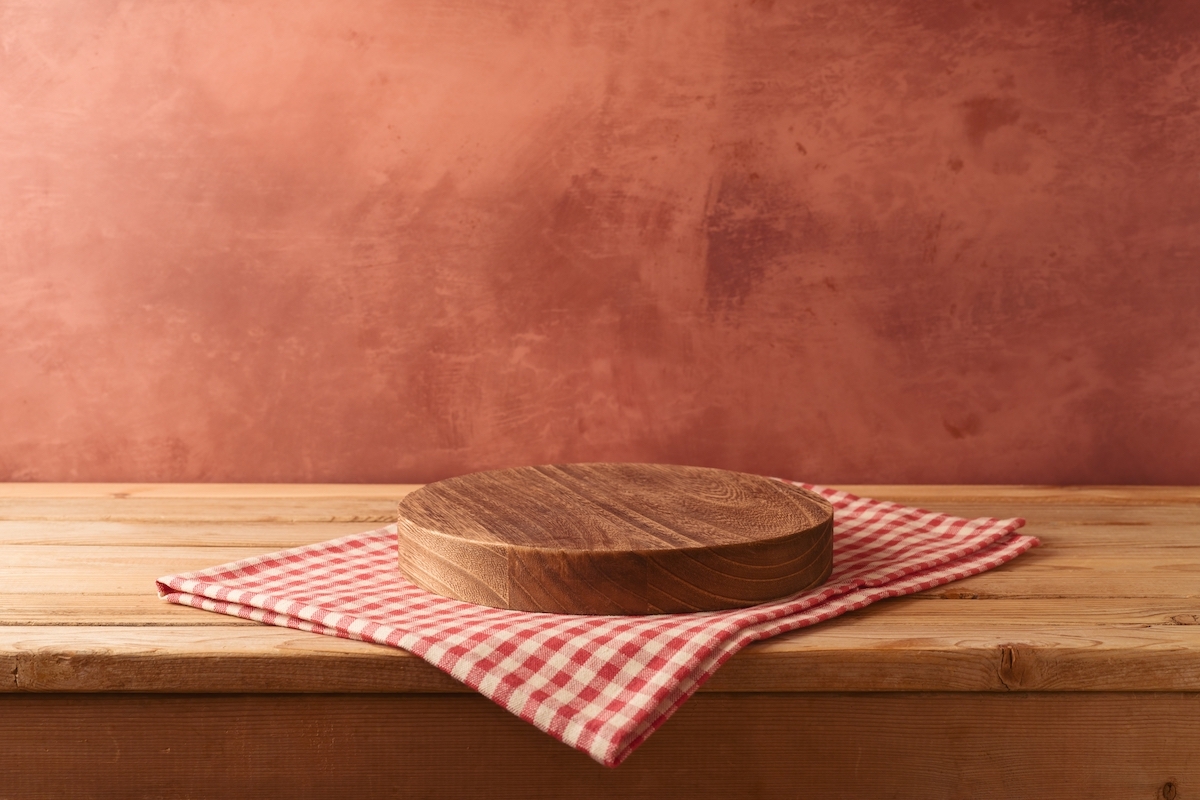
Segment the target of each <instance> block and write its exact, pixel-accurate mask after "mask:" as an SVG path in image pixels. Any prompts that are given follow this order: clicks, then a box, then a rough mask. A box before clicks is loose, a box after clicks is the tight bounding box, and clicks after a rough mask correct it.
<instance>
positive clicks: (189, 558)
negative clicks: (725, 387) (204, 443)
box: [0, 484, 1200, 800]
mask: <svg viewBox="0 0 1200 800" xmlns="http://www.w3.org/2000/svg"><path fill="white" fill-rule="evenodd" d="M413 488H415V487H412V486H361V485H356V486H315V485H305V486H298V485H280V486H266V485H205V486H199V485H96V484H89V485H61V484H60V485H53V484H8V485H0V675H4V676H8V678H7V680H6V681H5V682H4V683H3V684H2V689H0V743H3V744H2V745H0V798H6V799H7V798H15V797H232V796H238V797H256V798H262V797H276V796H278V797H303V796H326V795H334V794H335V793H336V794H337V795H338V796H343V797H347V798H350V797H354V798H372V797H400V796H407V797H492V798H509V797H511V798H531V797H572V796H585V797H622V798H665V797H671V796H681V797H684V796H686V797H694V798H702V797H721V798H724V797H735V796H753V797H789V798H792V797H814V798H834V797H850V798H855V797H871V798H875V797H904V798H908V797H911V798H922V799H925V798H987V797H997V798H1009V797H1036V798H1049V797H1056V796H1060V795H1070V796H1072V797H1086V798H1104V797H1112V798H1122V800H1126V799H1127V798H1147V800H1149V799H1150V798H1156V797H1158V798H1176V797H1178V798H1186V797H1200V489H1172V488H1087V489H1052V488H1037V487H1007V488H999V487H899V486H873V487H846V488H849V489H850V490H851V491H857V492H859V493H862V494H868V495H871V496H875V497H883V498H889V499H894V500H898V501H901V502H905V503H910V504H914V505H920V506H924V507H928V508H934V509H937V510H943V511H948V512H951V513H955V514H960V515H964V516H982V515H987V516H998V517H1006V516H1024V517H1025V518H1026V519H1027V520H1028V522H1029V524H1028V526H1027V528H1026V529H1025V532H1027V533H1031V534H1034V535H1037V536H1039V537H1041V539H1042V542H1043V546H1042V547H1041V548H1038V549H1036V550H1034V551H1032V552H1030V553H1027V554H1025V555H1023V556H1021V557H1019V558H1018V559H1017V560H1016V561H1014V562H1013V563H1011V564H1009V565H1006V566H1004V567H1002V568H1000V569H997V570H994V571H991V572H987V573H984V574H982V575H978V576H976V577H973V578H970V579H967V580H964V581H960V582H958V583H953V584H950V585H947V586H944V587H941V588H939V589H936V590H932V591H929V592H925V593H923V594H920V595H916V596H912V597H907V598H901V599H897V600H891V601H886V602H881V603H877V604H875V605H873V606H871V607H869V608H866V609H863V610H861V611H859V612H856V613H852V614H848V615H846V616H844V617H841V618H839V619H836V620H833V621H831V622H827V623H824V624H822V625H819V626H817V627H816V628H812V629H809V630H807V631H801V632H797V633H794V634H790V635H787V636H782V637H779V638H777V639H773V640H771V641H768V642H764V643H761V644H757V645H754V646H751V647H749V648H747V649H746V650H744V651H743V652H742V653H740V654H738V655H737V656H736V657H734V658H733V659H732V660H731V661H730V662H729V663H728V664H727V665H726V666H724V667H722V669H721V670H720V671H719V672H718V673H717V675H716V676H715V677H714V678H713V679H712V680H711V681H710V682H709V683H708V684H707V685H706V686H705V687H704V688H703V690H702V691H701V692H700V693H699V694H697V695H696V696H695V697H693V698H692V699H691V700H690V701H689V702H688V703H687V704H686V705H685V706H684V708H683V709H682V710H681V711H680V712H679V713H678V714H677V715H676V716H675V717H674V718H672V719H671V720H670V721H669V722H668V723H667V724H666V725H665V726H664V727H663V728H662V729H661V730H660V731H659V732H658V733H656V734H655V735H654V736H653V737H651V739H650V740H649V741H648V742H647V744H646V745H645V746H644V747H642V749H640V750H639V751H638V752H636V753H635V754H634V755H633V756H632V757H631V758H630V759H629V760H628V761H627V762H626V763H625V764H624V765H622V766H621V767H619V768H617V769H615V770H609V769H605V768H604V767H601V766H599V765H597V764H596V763H594V762H592V761H591V760H590V759H588V758H587V757H586V756H584V755H583V754H581V753H578V752H576V751H573V750H571V749H569V748H567V747H566V746H565V745H562V744H560V743H558V742H556V741H554V740H553V739H551V738H549V737H548V736H546V735H544V734H542V733H539V732H538V731H536V730H535V729H534V728H532V727H531V726H528V725H526V724H525V723H523V722H520V721H519V720H517V719H516V718H515V717H513V716H511V715H509V714H508V713H507V712H505V711H503V710H501V709H500V708H499V707H497V706H495V705H493V704H492V703H491V702H490V701H488V700H485V699H483V698H482V697H480V696H478V695H475V694H473V693H471V692H469V691H465V690H464V689H463V688H462V687H461V686H460V685H459V684H457V683H456V682H454V681H453V680H451V679H450V678H448V677H446V676H444V675H442V674H441V673H439V672H438V671H437V670H435V669H434V668H432V667H430V666H428V665H427V664H425V663H424V662H423V661H421V660H419V659H417V658H416V657H414V656H411V655H409V654H407V653H405V652H403V651H399V650H392V649H389V648H386V647H382V646H377V645H369V644H363V643H356V642H349V641H343V640H340V639H334V638H331V637H324V636H318V635H314V634H306V633H298V632H294V631H288V630H284V629H280V628H271V627H266V626H261V625H257V624H254V623H249V622H244V621H239V620H236V619H234V618H231V617H226V616H222V615H218V614H211V613H207V612H204V611H199V610H195V609H190V608H183V607H179V606H173V605H169V604H167V603H165V602H163V601H161V600H159V599H158V598H157V597H156V596H155V593H154V579H155V578H156V577H158V576H160V575H164V574H167V573H173V572H179V571H184V570H192V569H198V568H201V567H206V566H212V565H215V564H219V563H223V562H226V561H230V560H233V559H237V558H242V557H245V556H248V555H252V554H257V553H263V552H268V551H271V550H274V549H278V548H282V547H287V546H294V545H299V544H305V543H309V542H316V541H321V540H324V539H328V538H332V537H334V536H339V535H343V534H347V533H353V532H357V531H361V530H365V529H369V528H374V527H378V526H380V525H383V524H385V523H389V522H391V521H392V517H393V513H394V510H395V504H396V501H397V499H398V498H400V497H402V496H403V495H404V494H405V493H406V492H408V491H411V490H412V489H413Z"/></svg>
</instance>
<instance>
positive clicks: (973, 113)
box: [962, 96, 1021, 147]
mask: <svg viewBox="0 0 1200 800" xmlns="http://www.w3.org/2000/svg"><path fill="white" fill-rule="evenodd" d="M1020 118H1021V111H1020V109H1019V107H1018V105H1017V101H1016V100H1015V99H1013V98H1011V97H988V96H980V97H972V98H970V99H969V100H965V101H964V102H963V103H962V121H963V128H964V129H965V131H966V134H967V140H968V141H969V142H970V143H971V144H973V145H975V146H976V147H981V146H982V145H983V142H984V140H985V139H986V138H987V136H988V134H990V133H995V132H996V131H998V130H1000V129H1001V128H1004V127H1006V126H1009V125H1015V124H1016V122H1017V120H1019V119H1020Z"/></svg>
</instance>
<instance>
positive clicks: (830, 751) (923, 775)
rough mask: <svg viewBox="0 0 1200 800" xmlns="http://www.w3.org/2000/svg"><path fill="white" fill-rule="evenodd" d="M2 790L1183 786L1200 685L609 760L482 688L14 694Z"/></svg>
mask: <svg viewBox="0 0 1200 800" xmlns="http://www.w3.org/2000/svg"><path fill="white" fill-rule="evenodd" d="M0 741H3V742H4V743H5V746H4V747H3V748H0V776H2V778H0V781H2V783H0V794H2V795H3V796H4V797H5V798H14V799H15V798H45V797H55V798H109V797H112V798H118V797H121V798H123V797H255V798H268V799H269V798H289V800H290V798H295V797H354V798H362V799H363V800H373V798H393V797H414V798H441V797H446V798H457V797H488V798H495V799H496V800H518V799H519V800H530V799H535V800H536V798H563V797H587V798H622V800H662V799H663V798H676V797H679V798H688V800H708V799H709V798H713V799H714V800H715V799H717V798H720V799H721V800H724V798H730V797H755V798H787V800H794V799H795V798H837V797H870V798H874V797H881V798H882V797H887V798H898V799H899V800H961V798H973V799H974V800H1010V799H1011V798H1053V797H1059V796H1061V795H1064V794H1070V795H1072V796H1076V797H1086V798H1089V800H1130V798H1135V799H1136V798H1144V800H1161V798H1164V797H1172V796H1174V797H1176V798H1187V797H1191V796H1192V794H1194V791H1193V789H1194V787H1196V786H1197V785H1200V760H1198V759H1197V758H1196V753H1197V752H1200V694H1189V695H1178V694H1166V695H1164V694H1145V693H1098V694H1085V695H1080V694H1072V693H1059V692H1034V693H1012V694H986V693H978V694H971V693H961V692H960V693H945V692H943V693H869V694H847V693H834V694H823V695H813V694H803V693H798V694H797V693H793V694H749V695H747V694H736V695H734V694H722V693H712V694H708V695H702V696H697V697H694V698H692V700H690V701H689V702H688V703H687V704H686V705H685V706H684V707H683V708H682V709H680V711H679V712H678V713H677V714H676V715H675V716H674V717H673V718H672V719H671V720H670V722H668V723H667V724H666V725H665V726H663V728H662V729H661V730H659V731H658V732H657V733H656V734H655V735H654V736H653V737H651V738H650V740H649V741H648V742H647V743H646V744H645V745H644V746H643V747H642V748H641V749H640V750H638V751H637V752H636V753H634V754H633V756H632V757H630V759H629V760H628V761H627V762H625V764H623V765H622V766H620V767H619V768H617V769H605V768H604V767H601V766H600V765H598V764H596V763H595V762H593V761H591V760H590V759H588V758H587V757H586V756H584V755H583V754H582V753H579V752H576V751H573V750H570V749H568V748H567V747H566V746H564V745H562V744H560V743H558V742H556V741H554V740H552V739H551V738H550V737H548V736H546V735H545V734H542V733H540V732H539V731H537V730H536V729H534V728H533V726H531V725H528V724H526V723H524V722H522V721H520V720H519V719H517V718H516V717H514V716H513V715H511V714H509V713H508V712H506V711H504V710H502V709H500V708H499V707H497V706H495V705H494V704H492V703H490V702H489V701H487V700H485V699H483V698H482V697H479V696H476V695H470V694H457V695H437V694H426V695H413V694H402V695H396V694H390V695H388V694H384V695H372V694H351V695H344V694H326V695H291V696H289V695H219V696H209V697H198V696H194V695H193V696H179V695H159V696H147V695H137V694H126V695H122V694H104V695H83V696H80V695H75V696H66V695H56V694H24V695H8V696H0Z"/></svg>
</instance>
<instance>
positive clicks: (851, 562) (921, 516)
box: [158, 483, 1037, 766]
mask: <svg viewBox="0 0 1200 800" xmlns="http://www.w3.org/2000/svg"><path fill="white" fill-rule="evenodd" d="M796 485H797V486H801V487H803V488H806V489H809V490H811V491H814V492H817V493H818V494H821V495H823V496H824V497H825V498H827V499H828V500H829V501H830V502H831V503H832V504H833V508H834V540H833V558H834V567H833V575H832V576H831V577H830V579H829V581H828V582H826V583H825V585H823V586H821V587H819V588H817V589H814V590H812V591H808V592H804V593H802V594H799V595H795V596H792V597H789V598H786V599H783V600H778V601H775V602H772V603H766V604H763V605H759V606H754V607H752V608H746V609H740V610H735V611H713V612H703V613H696V614H664V615H656V616H642V617H589V616H571V615H563V614H536V613H528V612H521V611H505V610H502V609H496V608H487V607H484V606H476V605H471V604H469V603H463V602H460V601H457V600H450V599H447V598H444V597H440V596H438V595H434V594H430V593H429V592H426V591H425V590H423V589H420V588H418V587H416V586H414V585H413V584H411V583H409V582H408V581H406V580H405V579H404V578H403V577H402V576H401V575H400V574H399V572H398V571H397V566H396V529H395V526H389V527H386V528H380V529H379V530H375V531H370V532H368V533H363V534H359V535H355V536H345V537H342V538H340V539H334V540H331V541H328V542H322V543H320V544H313V545H308V546H306V547H297V548H292V549H289V550H281V551H279V552H276V553H271V554H268V555H263V556H258V557H256V558H249V559H245V560H243V561H237V562H234V563H231V564H224V565H221V566H218V567H212V568H210V569H205V570H201V571H199V572H188V573H183V574H179V575H168V576H166V577H164V578H161V579H159V581H158V591H159V594H160V595H161V596H162V597H164V598H166V599H167V600H169V601H170V602H172V603H180V604H182V605H188V606H193V607H195V608H202V609H205V610H208V611H216V612H218V613H222V614H232V615H234V616H238V617H243V618H245V619H252V620H257V621H259V622H263V623H266V624H268V625H280V626H284V627H288V628H296V629H299V630H305V631H312V632H314V633H323V634H327V635H330V636H341V637H344V638H347V639H361V640H363V641H368V642H376V643H378V644H383V645H390V646H392V647H402V648H404V649H405V650H408V651H410V652H412V653H415V654H416V655H418V656H420V657H421V658H423V659H425V660H426V661H428V662H429V663H431V664H433V665H434V666H436V667H438V668H439V669H441V670H443V671H445V672H447V673H449V674H450V675H452V676H453V677H455V678H457V679H458V680H460V681H462V682H463V683H465V684H466V685H467V686H470V687H471V688H472V689H475V690H476V691H478V692H479V693H481V694H483V695H485V696H486V697H489V698H491V699H492V700H494V701H495V702H496V703H499V704H500V705H501V706H503V707H504V708H506V709H508V710H509V711H511V712H512V713H514V714H516V715H517V716H518V717H520V718H521V719H523V720H526V721H527V722H530V723H532V724H533V725H535V726H537V727H538V728H540V729H541V730H543V731H545V732H546V733H549V734H550V735H551V736H554V737H555V738H557V739H560V740H562V741H563V742H565V743H566V744H568V745H570V746H571V747H575V748H578V749H580V750H583V751H584V752H586V753H588V754H589V755H590V756H591V757H592V758H594V759H596V760H597V761H599V762H601V763H602V764H605V765H608V766H616V765H617V764H620V763H621V762H622V761H623V760H624V759H625V758H626V757H627V756H628V755H629V754H630V753H631V752H633V750H634V749H635V748H637V746H638V745H640V744H641V743H642V742H644V741H645V740H646V738H647V737H648V736H650V734H651V733H653V732H654V731H655V730H656V729H657V728H658V727H659V726H660V725H662V724H663V723H664V722H665V721H666V720H667V719H668V718H669V717H670V716H671V714H673V713H674V712H675V710H676V709H678V708H679V706H680V705H681V704H682V703H683V702H684V701H685V700H687V698H688V697H690V696H691V695H692V693H693V692H695V691H696V689H697V688H698V687H699V686H700V685H701V684H702V683H703V682H704V681H705V680H706V679H707V678H708V677H709V676H711V675H712V674H713V673H714V672H715V671H716V670H717V668H718V667H720V666H721V664H723V663H724V662H725V660H726V659H728V658H729V657H730V656H732V655H733V654H734V653H736V652H737V651H738V650H740V649H741V648H742V647H744V646H746V645H747V644H749V643H750V642H753V641H756V640H759V639H765V638H767V637H770V636H774V635H776V634H779V633H783V632H785V631H792V630H796V629H797V628H803V627H805V626H808V625H814V624H816V623H818V622H822V621H824V620H827V619H832V618H833V617H836V616H838V615H839V614H843V613H845V612H847V611H851V610H853V609H856V608H862V607H863V606H866V605H868V604H870V603H873V602H875V601H876V600H880V599H883V598H886V597H897V596H900V595H905V594H910V593H912V592H917V591H920V590H922V589H928V588H930V587H933V586H938V585H940V584H943V583H948V582H950V581H954V580H958V579H959V578H965V577H967V576H968V575H974V574H976V573H979V572H983V571H985V570H988V569H991V568H992V567H995V566H998V565H1000V564H1003V563H1004V562H1006V561H1009V560H1010V559H1012V558H1014V557H1016V556H1017V555H1019V554H1020V553H1023V552H1025V551H1026V550H1028V549H1029V548H1031V547H1034V546H1035V545H1036V544H1037V539H1035V538H1033V537H1030V536H1021V535H1018V534H1016V533H1015V531H1016V530H1017V529H1018V528H1020V527H1021V526H1022V525H1023V524H1024V521H1023V520H1021V519H1003V520H1002V519H990V518H984V519H972V520H967V519H961V518H958V517H951V516H947V515H945V514H937V513H933V512H928V511H922V510H919V509H914V508H907V507H905V506H901V505H897V504H895V503H890V502H882V501H878V500H872V499H870V498H865V497H856V496H854V495H851V494H847V493H846V492H841V491H837V490H834V489H827V488H822V487H819V486H813V485H810V484H803V483H798V484H796Z"/></svg>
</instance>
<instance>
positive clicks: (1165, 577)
mask: <svg viewBox="0 0 1200 800" xmlns="http://www.w3.org/2000/svg"><path fill="white" fill-rule="evenodd" d="M263 552H265V551H264V549H263V548H259V547H218V546H212V547H145V546H143V547H121V546H92V545H86V546H85V545H78V546H62V547H46V546H38V545H5V546H4V549H3V552H0V587H3V589H2V590H0V591H3V593H5V594H13V593H28V592H33V593H53V592H73V593H99V594H121V593H132V594H136V593H141V592H145V591H147V590H148V589H149V590H151V591H152V590H153V583H154V580H155V579H157V578H159V577H161V576H163V575H167V574H173V573H177V572H187V571H192V570H198V569H204V568H207V567H212V566H216V565H219V564H223V563H225V562H228V561H234V560H237V559H241V558H247V557H251V556H255V555H260V554H262V553H263ZM928 594H929V596H933V597H943V598H944V597H968V596H977V597H1092V598H1098V597H1105V596H1114V597H1116V596H1119V597H1146V598H1150V597H1158V598H1167V597H1181V598H1195V597H1200V549H1197V548H1190V549H1186V550H1175V551H1173V550H1170V549H1166V548H1160V549H1147V550H1136V551H1122V552H1120V553H1112V552H1109V553H1101V554H1097V553H1096V552H1094V551H1092V550H1080V549H1057V548H1055V547H1054V545H1053V543H1052V542H1051V543H1049V544H1047V545H1046V546H1044V547H1040V548H1037V549H1034V550H1032V551H1030V552H1028V553H1025V554H1023V555H1022V556H1021V557H1020V558H1018V559H1016V560H1015V561H1013V562H1010V563H1008V564H1005V565H1003V566H1001V567H998V568H996V569H994V570H991V571H989V572H985V573H982V574H980V575H976V576H973V577H971V578H966V579H964V580H962V581H957V582H955V583H953V584H948V585H947V586H943V587H938V588H936V589H933V590H930V592H928Z"/></svg>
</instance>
